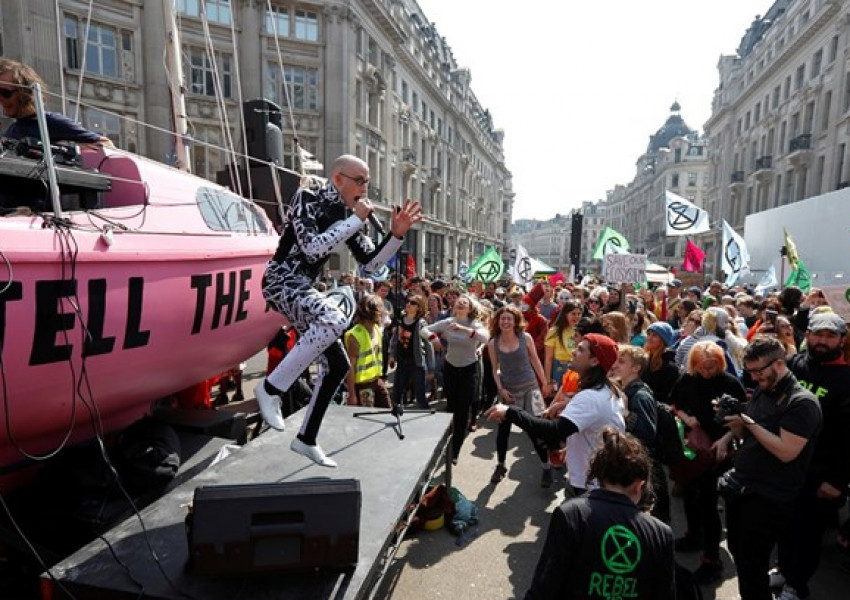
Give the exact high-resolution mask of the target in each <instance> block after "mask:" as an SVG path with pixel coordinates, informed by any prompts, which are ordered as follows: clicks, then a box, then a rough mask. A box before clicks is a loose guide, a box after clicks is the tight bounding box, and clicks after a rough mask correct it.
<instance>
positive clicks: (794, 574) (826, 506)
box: [778, 484, 841, 598]
mask: <svg viewBox="0 0 850 600" xmlns="http://www.w3.org/2000/svg"><path fill="white" fill-rule="evenodd" d="M840 507H841V500H840V499H839V500H821V499H819V498H818V497H817V485H816V484H811V485H808V486H806V487H805V488H804V489H803V491H802V492H801V493H800V496H799V497H798V498H797V502H796V503H795V504H794V516H793V517H792V519H791V525H790V526H789V527H788V529H787V531H786V532H785V535H783V536H782V537H781V538H780V539H779V553H778V554H779V570H780V571H782V574H783V575H784V576H785V582H786V583H787V584H788V585H789V586H791V587H792V588H794V589H795V590H797V593H798V594H799V595H800V597H801V598H805V597H807V596H808V595H809V581H810V580H811V578H812V577H813V576H814V574H815V571H817V568H818V564H820V555H821V547H822V545H823V544H822V542H823V534H824V531H825V530H826V529H827V527H829V526H830V525H832V524H834V523H835V522H836V521H837V519H838V509H839V508H840Z"/></svg>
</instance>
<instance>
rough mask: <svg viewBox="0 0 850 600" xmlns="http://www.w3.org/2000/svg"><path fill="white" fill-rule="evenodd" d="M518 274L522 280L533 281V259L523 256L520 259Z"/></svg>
mask: <svg viewBox="0 0 850 600" xmlns="http://www.w3.org/2000/svg"><path fill="white" fill-rule="evenodd" d="M517 275H519V278H520V279H521V280H522V281H531V277H532V275H534V273H532V271H531V260H530V259H529V258H528V257H527V256H523V257H522V258H521V259H519V267H518V268H517Z"/></svg>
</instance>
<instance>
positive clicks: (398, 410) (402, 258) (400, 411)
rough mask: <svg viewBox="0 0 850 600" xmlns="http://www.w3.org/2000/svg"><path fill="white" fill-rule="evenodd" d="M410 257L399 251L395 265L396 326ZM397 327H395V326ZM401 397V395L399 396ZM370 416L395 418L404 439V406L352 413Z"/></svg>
mask: <svg viewBox="0 0 850 600" xmlns="http://www.w3.org/2000/svg"><path fill="white" fill-rule="evenodd" d="M370 216H371V215H370ZM409 255H410V252H408V251H405V250H399V252H398V262H397V263H396V271H395V290H394V291H393V308H394V309H395V310H394V313H395V314H394V315H393V321H394V322H395V323H396V324H397V322H398V320H399V319H401V311H402V308H403V307H402V294H401V270H402V269H407V257H408V256H409ZM396 326H397V325H396ZM399 397H401V395H399ZM407 412H408V413H410V414H416V413H419V414H425V413H427V414H431V415H433V414H434V413H436V412H437V411H436V409H433V408H428V409H425V408H419V409H412V410H408V411H407ZM370 415H392V416H394V417H395V422H396V424H395V427H394V431H395V433H396V435H397V436H398V439H399V440H403V439H404V429H402V426H401V417H402V416H404V405H403V403H402V402H398V403H396V404H393V407H392V408H391V409H389V410H371V411H360V412H356V413H354V416H355V417H366V416H370Z"/></svg>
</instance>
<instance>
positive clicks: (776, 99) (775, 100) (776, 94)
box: [771, 85, 779, 109]
mask: <svg viewBox="0 0 850 600" xmlns="http://www.w3.org/2000/svg"><path fill="white" fill-rule="evenodd" d="M771 106H773V108H774V109H776V107H777V106H779V86H778V85H777V86H776V87H775V88H773V102H772V103H771Z"/></svg>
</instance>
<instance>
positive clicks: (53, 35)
mask: <svg viewBox="0 0 850 600" xmlns="http://www.w3.org/2000/svg"><path fill="white" fill-rule="evenodd" d="M164 5H165V4H164V3H163V2H161V1H158V0H155V1H148V2H143V1H142V0H98V1H97V2H91V3H90V2H87V1H81V0H55V1H54V0H31V1H29V2H26V3H23V2H18V1H17V0H0V44H1V45H2V50H3V51H4V55H5V56H8V57H10V58H16V59H19V60H22V61H23V62H26V63H29V64H31V65H33V66H34V67H35V68H36V69H37V70H38V71H39V73H40V74H41V75H42V76H43V77H44V79H45V81H46V83H47V84H48V86H49V88H50V91H51V95H50V96H49V100H48V108H49V109H50V110H61V111H64V112H66V113H67V114H69V115H70V116H72V117H74V116H76V118H77V119H78V120H80V121H81V122H82V123H83V124H84V125H86V126H87V127H89V128H91V129H94V130H97V131H99V132H101V133H103V134H104V135H107V136H109V137H110V138H111V139H112V140H114V142H115V143H116V145H117V146H119V147H121V148H124V149H127V150H131V151H133V152H138V153H139V154H142V155H146V156H149V157H151V158H153V159H156V160H159V161H163V162H167V161H169V160H172V159H173V151H174V150H173V147H172V145H173V144H172V141H171V139H172V137H171V135H170V134H169V133H168V132H170V131H173V126H172V118H171V115H172V113H173V111H172V109H171V101H170V92H169V83H168V77H167V69H166V67H165V65H164V63H163V56H164V55H165V48H166V44H167V43H168V41H169V40H168V39H167V36H166V33H165V32H166V31H167V30H168V28H167V27H166V26H165V25H164V23H166V20H165V19H166V17H167V15H166V14H165V13H164ZM174 8H175V16H176V20H177V31H178V33H179V36H180V47H181V53H182V71H183V77H184V79H183V82H184V83H183V87H184V89H185V102H186V116H187V117H188V121H189V131H190V133H191V135H192V137H193V139H194V140H195V141H194V143H193V145H192V147H191V150H190V161H191V165H192V170H193V172H195V173H196V174H198V175H200V176H202V177H207V178H210V179H214V178H215V175H216V173H217V172H218V171H219V170H221V169H222V168H224V167H226V166H227V165H228V164H232V163H233V162H234V161H237V160H239V157H238V156H237V155H239V154H243V153H244V148H245V145H244V143H243V141H242V138H243V136H242V133H241V132H242V127H241V116H242V110H241V106H242V103H243V102H244V101H247V100H251V99H255V98H260V97H264V98H266V99H268V100H271V101H273V102H275V103H276V104H278V105H279V106H281V107H282V112H283V119H282V121H283V128H282V129H283V130H284V150H285V155H286V160H285V161H284V163H285V164H284V166H288V167H292V166H294V165H297V164H298V162H297V160H296V155H297V152H296V150H295V146H294V144H293V143H292V140H293V137H294V136H295V135H297V137H298V140H299V142H300V145H301V147H303V148H305V149H307V150H309V151H310V152H311V153H313V154H314V155H315V156H316V158H317V160H318V161H319V162H322V163H323V164H325V165H330V163H331V162H332V161H333V159H334V158H335V157H336V156H339V155H340V154H343V153H351V154H356V155H358V156H361V157H362V158H363V159H364V160H366V161H367V162H368V164H369V166H370V168H371V171H372V172H371V177H372V184H371V186H370V196H371V198H372V199H373V201H374V202H375V203H376V207H377V211H376V212H377V213H378V215H379V219H381V220H382V221H384V222H387V221H388V220H389V214H390V210H391V206H392V204H394V203H397V202H400V201H402V200H403V199H404V198H407V197H410V198H414V199H418V200H420V201H421V202H422V203H423V205H424V207H425V219H424V221H423V222H422V223H421V224H420V226H418V227H417V228H416V231H415V232H414V233H413V234H412V235H409V236H408V240H407V245H406V247H405V249H406V250H407V251H409V252H410V253H411V254H412V255H413V257H414V259H415V261H416V264H417V268H418V270H419V271H420V272H423V271H428V272H432V273H443V274H447V275H451V274H454V273H455V272H456V271H457V268H458V266H459V264H460V262H462V261H465V262H467V263H471V262H472V261H473V260H474V259H475V258H477V256H478V255H480V253H481V252H483V250H484V249H485V248H486V247H487V246H491V245H492V246H495V247H496V248H497V250H499V251H502V250H504V249H505V244H506V241H507V238H508V236H509V230H510V223H511V213H512V208H513V202H514V193H513V188H512V176H511V173H510V171H509V170H508V168H507V166H506V164H505V158H504V151H503V137H504V132H503V131H501V130H499V129H497V128H496V127H495V125H494V119H493V116H492V115H491V114H490V112H489V111H488V110H487V109H486V108H485V106H484V104H483V103H482V102H481V101H479V99H478V98H477V97H476V96H475V94H474V93H473V91H472V87H471V82H472V74H471V73H470V71H469V70H467V69H463V68H460V67H459V66H458V64H457V63H456V61H455V59H454V57H453V56H452V52H451V48H450V47H449V45H448V42H447V41H446V40H445V39H444V38H442V37H440V35H439V33H438V31H437V30H436V28H435V26H434V25H433V24H432V23H430V22H429V20H428V18H427V15H425V14H424V13H423V12H422V10H421V8H420V7H419V5H418V4H417V3H416V2H415V0H322V1H315V0H314V1H310V0H307V1H303V2H294V1H289V0H273V1H272V2H271V10H269V6H268V3H267V2H266V1H264V0H205V1H204V2H202V1H201V0H174ZM204 8H205V10H206V12H205V13H204ZM89 15H90V18H89ZM204 16H205V18H204ZM78 107H79V108H78ZM148 125H150V127H148ZM318 174H319V175H321V174H322V173H318ZM329 267H330V270H331V272H330V274H331V275H335V274H336V273H338V272H340V271H345V270H350V269H351V268H352V267H353V265H352V264H351V261H350V257H349V255H348V253H347V252H341V253H340V254H339V255H338V256H333V257H332V258H331V261H330V262H329Z"/></svg>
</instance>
